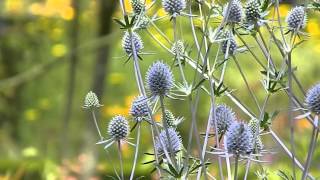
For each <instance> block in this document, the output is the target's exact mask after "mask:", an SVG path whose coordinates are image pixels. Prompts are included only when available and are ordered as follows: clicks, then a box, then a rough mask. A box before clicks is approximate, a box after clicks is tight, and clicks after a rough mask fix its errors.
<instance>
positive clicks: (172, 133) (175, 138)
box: [155, 128, 181, 154]
mask: <svg viewBox="0 0 320 180" xmlns="http://www.w3.org/2000/svg"><path fill="white" fill-rule="evenodd" d="M168 132H169V138H170V142H171V143H170V144H171V147H172V151H173V153H176V152H177V151H180V150H181V137H180V135H179V134H178V132H177V131H176V130H174V129H172V128H169V129H168ZM160 141H161V142H162V144H163V145H164V146H165V148H166V150H167V151H168V153H170V145H169V140H168V137H167V134H166V131H165V130H162V131H161V132H160V134H159V136H158V137H157V139H156V144H155V145H156V149H157V153H158V154H163V153H164V150H163V146H162V144H161V142H160Z"/></svg>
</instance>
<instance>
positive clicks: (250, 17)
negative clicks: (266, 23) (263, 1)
mask: <svg viewBox="0 0 320 180" xmlns="http://www.w3.org/2000/svg"><path fill="white" fill-rule="evenodd" d="M244 12H245V15H246V16H245V18H246V21H247V22H249V23H252V22H257V21H258V20H259V19H260V18H261V14H260V13H261V8H260V3H259V1H258V0H249V1H247V3H246V5H245V8H244Z"/></svg>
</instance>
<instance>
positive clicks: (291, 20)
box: [286, 6, 307, 30]
mask: <svg viewBox="0 0 320 180" xmlns="http://www.w3.org/2000/svg"><path fill="white" fill-rule="evenodd" d="M286 22H287V24H288V27H289V29H290V30H299V29H301V28H304V27H305V26H306V24H307V14H306V12H305V10H304V8H303V7H301V6H299V7H298V6H297V7H295V8H293V9H291V10H290V11H289V13H288V15H287V19H286Z"/></svg>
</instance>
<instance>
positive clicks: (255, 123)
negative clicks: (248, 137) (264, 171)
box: [248, 119, 263, 153]
mask: <svg viewBox="0 0 320 180" xmlns="http://www.w3.org/2000/svg"><path fill="white" fill-rule="evenodd" d="M248 126H249V128H250V130H251V133H252V137H253V139H252V144H253V145H255V147H254V148H253V149H254V152H255V153H257V152H259V151H261V150H262V149H263V143H262V140H261V137H260V133H259V132H258V130H260V128H259V120H258V119H251V120H250V121H249V124H248ZM256 133H257V134H256ZM255 136H256V137H255ZM254 137H255V138H254Z"/></svg>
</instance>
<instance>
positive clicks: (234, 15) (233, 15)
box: [223, 0, 243, 23]
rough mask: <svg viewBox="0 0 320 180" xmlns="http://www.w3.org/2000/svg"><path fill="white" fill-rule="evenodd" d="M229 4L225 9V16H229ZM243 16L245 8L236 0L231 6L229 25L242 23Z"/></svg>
mask: <svg viewBox="0 0 320 180" xmlns="http://www.w3.org/2000/svg"><path fill="white" fill-rule="evenodd" d="M227 9H228V4H226V6H225V7H224V10H223V16H224V17H226V16H227ZM242 15H243V8H242V5H241V2H240V1H238V0H234V1H233V3H232V4H231V5H230V11H229V16H228V19H227V22H229V23H240V22H241V19H242Z"/></svg>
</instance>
